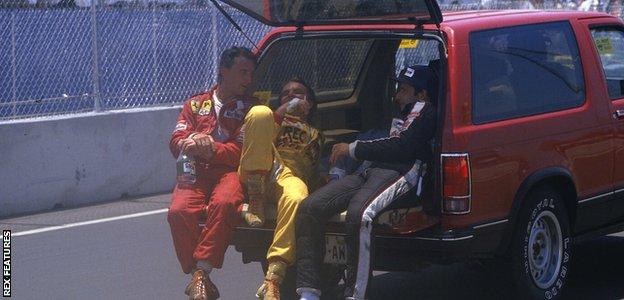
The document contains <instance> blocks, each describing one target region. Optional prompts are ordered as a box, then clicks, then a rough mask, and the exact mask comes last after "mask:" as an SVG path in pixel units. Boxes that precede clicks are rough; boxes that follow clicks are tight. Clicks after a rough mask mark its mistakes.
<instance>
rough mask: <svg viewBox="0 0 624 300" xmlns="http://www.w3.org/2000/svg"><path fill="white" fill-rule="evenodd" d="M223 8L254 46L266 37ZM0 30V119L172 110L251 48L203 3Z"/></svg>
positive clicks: (38, 10)
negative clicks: (235, 53) (224, 56)
mask: <svg viewBox="0 0 624 300" xmlns="http://www.w3.org/2000/svg"><path fill="white" fill-rule="evenodd" d="M92 1H94V2H92ZM588 1H589V2H588ZM590 2H591V3H590ZM441 6H442V8H443V10H465V9H493V8H496V9H508V8H517V9H531V8H554V9H585V8H589V9H588V10H598V11H607V12H610V13H612V14H616V15H620V14H621V13H622V6H623V5H622V0H618V1H599V0H586V1H578V2H573V1H549V2H548V1H546V2H545V1H534V0H532V1H494V0H460V1H441ZM225 9H226V10H227V12H228V13H230V14H231V15H232V17H233V18H234V19H235V20H236V21H237V22H238V23H239V24H240V25H241V27H242V28H243V30H244V31H245V32H246V33H247V34H248V35H249V36H250V37H251V39H252V40H254V41H255V42H257V41H258V40H259V39H260V38H261V37H262V36H263V35H264V34H265V33H267V32H268V30H269V29H270V28H269V27H267V26H265V25H263V24H262V23H260V22H258V21H256V20H254V19H251V18H249V17H247V16H246V15H244V14H243V13H241V12H239V11H237V10H235V9H233V8H230V7H225ZM0 28H4V30H2V31H0V66H1V67H2V70H3V72H2V73H0V120H10V119H17V118H27V117H35V116H47V115H60V114H67V113H76V112H85V111H101V110H111V109H124V108H133V107H148V106H158V105H175V104H179V103H181V102H182V101H184V100H185V99H186V98H187V97H188V96H190V95H192V94H194V93H197V92H200V91H203V90H206V89H208V88H209V87H210V86H211V85H213V84H214V82H215V78H216V77H215V74H216V63H217V61H218V56H219V54H220V52H221V51H222V50H223V49H225V48H227V47H230V46H232V45H235V44H236V45H244V46H248V47H251V45H250V44H249V43H248V42H247V41H246V40H245V39H244V37H243V36H242V34H241V33H239V32H238V31H236V30H235V29H234V27H233V26H232V25H231V24H229V23H228V21H227V20H226V18H225V17H223V16H222V15H221V14H220V13H219V12H218V11H217V9H216V8H215V7H213V5H212V4H211V3H210V1H208V0H3V1H0Z"/></svg>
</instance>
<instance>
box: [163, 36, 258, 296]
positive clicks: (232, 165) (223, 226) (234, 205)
mask: <svg viewBox="0 0 624 300" xmlns="http://www.w3.org/2000/svg"><path fill="white" fill-rule="evenodd" d="M255 66H256V60H255V57H254V56H253V54H252V53H251V52H250V51H249V50H248V49H246V48H239V47H233V48H230V49H227V50H225V51H224V52H223V53H222V54H221V60H220V62H219V79H218V85H217V86H216V87H214V88H212V89H211V90H210V91H208V92H205V93H201V94H198V95H195V96H193V97H191V98H190V99H189V100H187V101H186V102H185V103H184V106H183V108H182V112H181V113H180V115H179V117H178V121H177V124H176V127H175V130H174V132H173V135H172V137H171V141H170V142H169V148H170V150H171V153H172V154H173V156H174V157H177V156H178V155H179V154H180V153H181V152H184V153H185V154H187V155H190V156H191V157H193V159H194V160H195V164H196V172H197V180H196V182H195V183H194V184H181V183H178V184H177V185H176V187H175V189H174V191H173V195H172V200H171V206H170V207H169V214H168V216H167V220H168V221H169V225H170V227H171V235H172V237H173V243H174V246H175V250H176V254H177V256H178V260H179V261H180V264H181V266H182V271H183V272H184V273H186V274H189V273H192V274H193V276H192V279H191V282H190V283H189V285H188V286H187V288H186V290H185V292H186V294H187V295H189V299H202V300H204V299H217V298H219V292H218V290H217V288H216V286H215V285H214V284H213V283H212V282H211V281H210V279H209V277H208V274H209V273H210V271H211V270H212V268H220V267H221V266H222V264H223V257H224V254H225V251H226V249H227V246H228V242H229V238H230V235H231V233H232V230H233V228H234V226H235V225H236V224H238V222H239V221H240V219H241V218H240V215H241V212H240V207H241V204H242V202H243V198H244V194H243V189H242V187H241V183H240V181H239V177H238V173H237V169H238V164H239V161H240V154H241V146H242V141H243V137H242V133H241V126H242V124H243V121H244V119H245V115H246V114H247V112H248V111H249V109H250V108H251V106H253V105H255V104H256V102H257V101H256V99H255V98H252V97H249V96H246V93H247V90H248V88H249V86H250V85H251V81H252V76H253V72H254V70H255ZM203 218H205V220H206V221H205V226H204V227H203V228H200V227H199V226H198V223H199V222H200V219H203Z"/></svg>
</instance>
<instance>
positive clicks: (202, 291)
mask: <svg viewBox="0 0 624 300" xmlns="http://www.w3.org/2000/svg"><path fill="white" fill-rule="evenodd" d="M184 293H186V294H187V295H188V296H189V300H215V299H219V290H217V286H215V285H214V283H212V281H210V278H209V277H208V274H207V273H206V272H204V270H202V269H197V270H196V271H195V272H193V278H192V279H191V282H190V283H189V284H188V285H187V286H186V290H185V291H184Z"/></svg>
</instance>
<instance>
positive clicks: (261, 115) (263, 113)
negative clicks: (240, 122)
mask: <svg viewBox="0 0 624 300" xmlns="http://www.w3.org/2000/svg"><path fill="white" fill-rule="evenodd" d="M250 119H253V120H254V121H260V120H271V121H273V111H272V110H271V109H270V108H269V107H268V106H265V105H256V106H254V107H252V108H251V109H250V110H249V112H248V113H247V116H246V117H245V121H246V122H247V121H248V120H250Z"/></svg>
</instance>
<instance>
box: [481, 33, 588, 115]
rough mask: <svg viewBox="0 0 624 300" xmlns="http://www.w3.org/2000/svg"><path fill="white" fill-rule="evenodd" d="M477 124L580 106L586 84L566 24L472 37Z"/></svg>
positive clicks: (574, 45) (575, 47)
mask: <svg viewBox="0 0 624 300" xmlns="http://www.w3.org/2000/svg"><path fill="white" fill-rule="evenodd" d="M470 59H471V76H472V120H473V123H475V124H482V123H487V122H493V121H498V120H504V119H510V118H516V117H522V116H529V115H535V114H540V113H546V112H552V111H557V110H562V109H566V108H571V107H577V106H579V105H581V104H582V103H583V102H584V98H585V85H584V79H583V71H582V65H581V61H580V58H579V53H578V47H577V44H576V39H575V37H574V33H573V32H572V29H571V27H570V24H569V23H567V22H556V23H545V24H535V25H524V26H515V27H507V28H500V29H495V30H487V31H480V32H475V33H472V34H470Z"/></svg>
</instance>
